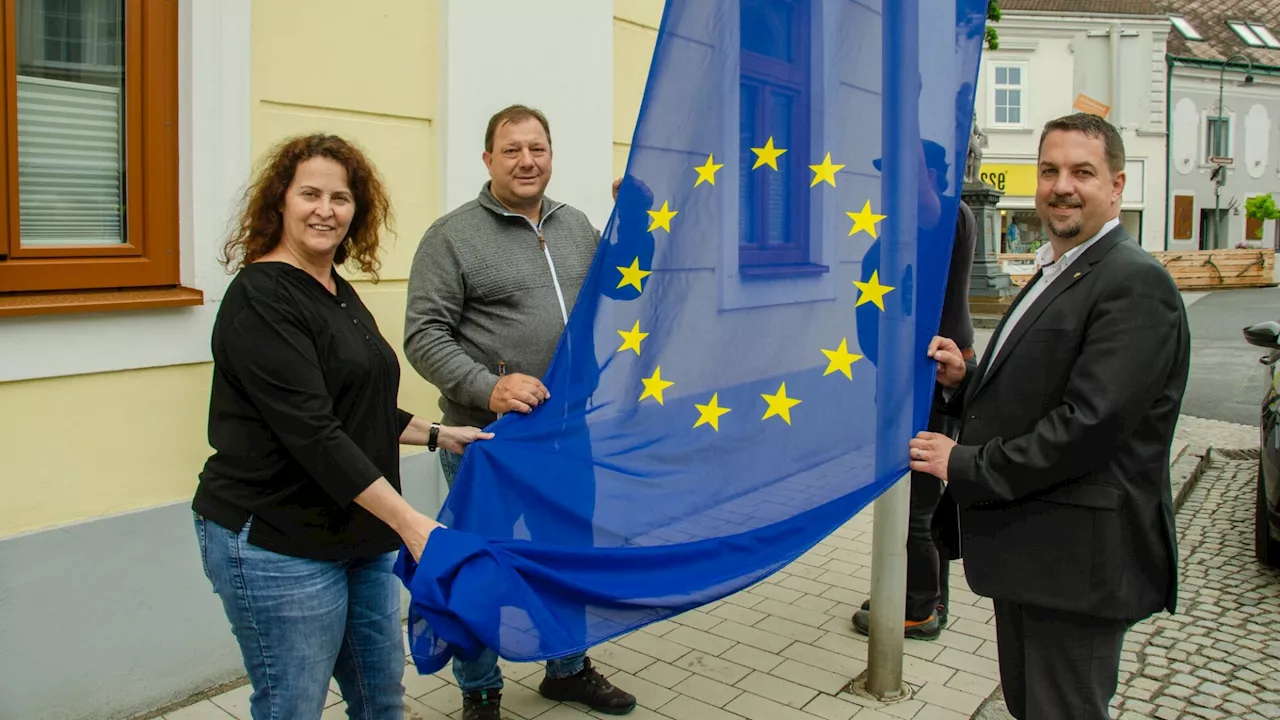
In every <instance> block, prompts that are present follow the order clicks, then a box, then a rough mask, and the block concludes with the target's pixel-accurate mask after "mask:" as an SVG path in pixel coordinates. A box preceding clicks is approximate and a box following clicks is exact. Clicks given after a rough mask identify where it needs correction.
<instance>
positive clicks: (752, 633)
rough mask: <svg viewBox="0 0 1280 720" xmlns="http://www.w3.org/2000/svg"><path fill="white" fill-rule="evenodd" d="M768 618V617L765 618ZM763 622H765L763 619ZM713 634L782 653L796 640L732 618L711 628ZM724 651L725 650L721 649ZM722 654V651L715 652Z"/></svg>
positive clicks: (766, 650) (767, 650) (771, 651)
mask: <svg viewBox="0 0 1280 720" xmlns="http://www.w3.org/2000/svg"><path fill="white" fill-rule="evenodd" d="M765 619H766V620H767V619H768V618H765ZM761 622H764V621H763V620H762V621H761ZM711 632H712V634H714V635H716V636H718V637H721V638H724V639H726V640H729V641H731V642H737V643H742V644H744V645H750V646H751V647H753V648H756V649H759V650H764V651H765V652H770V653H774V654H777V653H780V652H782V651H783V649H785V648H786V647H787V646H788V645H790V644H791V643H793V642H795V640H793V639H792V638H788V637H783V636H782V635H777V634H774V633H771V632H768V631H767V630H766V629H764V628H761V627H755V626H753V627H748V626H746V625H741V624H739V623H736V622H733V621H732V620H726V621H724V622H722V623H720V624H719V625H717V626H716V627H714V628H712V629H711ZM721 652H723V651H721ZM715 654H720V653H715Z"/></svg>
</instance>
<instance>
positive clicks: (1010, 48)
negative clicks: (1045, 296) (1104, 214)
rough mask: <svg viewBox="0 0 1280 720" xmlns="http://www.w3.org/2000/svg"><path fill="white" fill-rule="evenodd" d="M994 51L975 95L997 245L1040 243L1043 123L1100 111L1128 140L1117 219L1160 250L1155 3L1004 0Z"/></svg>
mask: <svg viewBox="0 0 1280 720" xmlns="http://www.w3.org/2000/svg"><path fill="white" fill-rule="evenodd" d="M1001 9H1002V10H1003V18H1002V19H1001V21H1000V22H999V23H998V24H997V25H996V28H997V30H998V32H999V36H1000V40H999V48H998V49H996V50H989V51H987V52H985V53H984V54H983V58H982V67H981V70H980V72H979V76H978V77H979V79H978V93H977V98H976V101H975V111H976V113H977V118H978V125H979V127H980V128H982V130H983V132H985V133H986V135H987V147H986V149H985V150H984V152H983V159H982V173H983V178H984V179H985V180H986V181H987V182H988V183H990V184H991V185H994V186H995V187H996V188H997V189H999V190H1001V191H1003V192H1004V197H1003V198H1001V201H1000V205H999V207H1000V212H1001V220H1002V227H1001V230H1002V241H1001V248H1000V250H1001V252H1005V253H1025V252H1031V251H1032V250H1033V249H1034V248H1035V247H1037V246H1038V245H1039V244H1040V243H1042V242H1044V239H1045V238H1044V233H1043V229H1042V227H1041V223H1040V219H1039V217H1038V216H1037V215H1036V212H1035V189H1036V155H1037V150H1038V149H1039V141H1040V131H1041V128H1043V126H1044V124H1045V123H1046V122H1048V121H1049V120H1052V119H1054V118H1057V117H1061V116H1063V115H1069V114H1071V113H1073V112H1076V111H1085V112H1093V113H1096V114H1098V115H1102V116H1103V117H1105V118H1106V119H1107V120H1109V121H1110V122H1111V123H1113V124H1115V125H1116V126H1117V127H1118V128H1119V129H1120V132H1121V136H1122V137H1123V138H1124V144H1125V151H1126V158H1127V163H1126V167H1125V173H1126V175H1127V177H1128V182H1127V185H1126V186H1125V192H1124V199H1123V205H1122V211H1121V216H1120V219H1121V222H1122V224H1123V225H1124V226H1125V228H1126V229H1127V230H1128V231H1129V234H1130V235H1132V236H1133V237H1134V238H1135V239H1136V240H1138V241H1139V242H1140V243H1141V244H1142V247H1144V248H1146V249H1147V250H1163V249H1165V225H1166V221H1165V197H1166V187H1165V183H1166V174H1167V172H1166V168H1167V167H1168V163H1167V140H1166V106H1167V95H1166V91H1167V78H1166V64H1165V44H1166V41H1167V39H1168V37H1169V32H1170V30H1171V27H1170V21H1169V19H1168V17H1167V16H1166V15H1165V14H1164V13H1163V11H1162V10H1160V8H1159V7H1158V6H1156V5H1155V3H1154V2H1151V0H1003V1H1002V2H1001Z"/></svg>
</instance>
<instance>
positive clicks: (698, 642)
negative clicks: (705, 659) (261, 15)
mask: <svg viewBox="0 0 1280 720" xmlns="http://www.w3.org/2000/svg"><path fill="white" fill-rule="evenodd" d="M723 622H728V621H727V620H726V621H723ZM661 639H662V640H669V641H671V642H672V643H679V644H681V645H684V646H685V647H689V648H692V649H694V650H701V651H702V652H705V653H710V654H711V655H719V654H720V653H722V652H724V651H725V650H728V649H729V648H731V647H733V646H734V644H735V643H736V641H735V640H729V639H727V638H724V637H721V636H719V635H712V634H711V633H708V632H703V631H702V630H698V629H696V628H691V627H678V628H676V629H675V630H672V631H671V632H669V633H667V634H666V635H665V636H663V637H662V638H661Z"/></svg>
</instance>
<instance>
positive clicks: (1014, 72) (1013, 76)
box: [1009, 67, 1022, 85]
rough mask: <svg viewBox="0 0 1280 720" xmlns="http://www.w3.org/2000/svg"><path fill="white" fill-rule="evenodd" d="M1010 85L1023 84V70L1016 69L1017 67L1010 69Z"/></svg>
mask: <svg viewBox="0 0 1280 720" xmlns="http://www.w3.org/2000/svg"><path fill="white" fill-rule="evenodd" d="M1009 84H1010V85H1021V84H1022V68H1016V67H1011V68H1009Z"/></svg>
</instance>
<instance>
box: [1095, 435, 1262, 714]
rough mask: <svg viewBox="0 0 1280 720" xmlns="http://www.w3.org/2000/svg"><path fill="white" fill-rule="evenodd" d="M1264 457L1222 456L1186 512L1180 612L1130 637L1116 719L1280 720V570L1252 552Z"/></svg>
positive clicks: (1181, 533) (1181, 529)
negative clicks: (1258, 459) (1260, 466)
mask: <svg viewBox="0 0 1280 720" xmlns="http://www.w3.org/2000/svg"><path fill="white" fill-rule="evenodd" d="M1256 457H1257V456H1256V455H1252V456H1250V455H1249V454H1248V453H1229V452H1223V453H1220V454H1219V453H1215V455H1214V457H1213V459H1212V462H1211V463H1210V465H1209V467H1208V468H1207V469H1206V471H1205V473H1204V474H1203V475H1202V476H1201V478H1200V481H1199V483H1198V484H1197V485H1196V488H1195V489H1194V490H1193V491H1192V493H1191V495H1190V497H1189V498H1188V500H1187V503H1186V505H1184V506H1183V509H1182V511H1181V512H1180V513H1179V515H1178V545H1179V548H1180V551H1181V552H1180V554H1181V567H1180V573H1179V576H1180V577H1179V579H1180V586H1179V600H1178V613H1177V614H1176V615H1173V616H1170V615H1168V614H1167V613H1165V614H1161V615H1157V616H1156V617H1154V618H1152V619H1150V620H1148V621H1146V622H1144V623H1142V624H1141V625H1138V626H1137V627H1135V628H1134V629H1133V630H1132V631H1130V633H1129V635H1128V636H1127V638H1126V641H1125V647H1124V656H1123V660H1122V665H1121V677H1120V680H1121V685H1122V686H1121V689H1120V692H1119V694H1118V695H1117V697H1116V700H1115V702H1113V703H1112V708H1113V712H1112V716H1113V717H1118V718H1120V719H1121V720H1137V719H1138V718H1159V719H1160V720H1178V719H1181V718H1201V719H1205V720H1215V719H1216V718H1242V719H1245V720H1257V719H1259V718H1280V622H1278V621H1277V618H1280V572H1277V571H1275V570H1270V569H1266V568H1264V567H1263V566H1261V565H1259V564H1258V563H1257V562H1256V561H1255V560H1254V556H1253V517H1254V515H1253V514H1254V497H1255V495H1254V486H1255V482H1256V477H1257V474H1256V473H1257V469H1256V468H1257V466H1256V464H1255V463H1256ZM1230 458H1239V459H1230Z"/></svg>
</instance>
